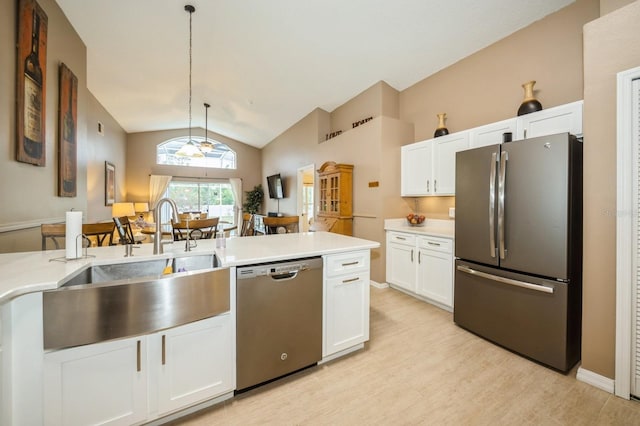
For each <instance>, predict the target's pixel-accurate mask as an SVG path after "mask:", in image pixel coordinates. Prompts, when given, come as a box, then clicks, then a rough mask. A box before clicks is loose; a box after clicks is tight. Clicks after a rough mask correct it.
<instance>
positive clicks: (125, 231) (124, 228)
mask: <svg viewBox="0 0 640 426" xmlns="http://www.w3.org/2000/svg"><path fill="white" fill-rule="evenodd" d="M113 223H114V224H115V228H116V231H118V236H119V237H120V244H122V245H126V244H136V239H135V237H134V236H133V230H132V229H131V222H129V218H128V217H127V216H121V217H114V218H113ZM140 242H141V241H138V243H140Z"/></svg>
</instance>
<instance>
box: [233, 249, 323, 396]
mask: <svg viewBox="0 0 640 426" xmlns="http://www.w3.org/2000/svg"><path fill="white" fill-rule="evenodd" d="M236 303H237V336H236V349H237V350H236V363H237V369H236V371H237V373H236V389H238V390H244V389H247V388H250V387H252V386H255V385H258V384H260V383H263V382H266V381H269V380H272V379H275V378H278V377H280V376H283V375H286V374H288V373H291V372H294V371H297V370H300V369H302V368H304V367H308V366H310V365H314V364H316V363H317V362H318V361H320V359H322V258H321V257H313V258H306V259H296V260H289V261H285V262H277V263H264V264H259V265H252V266H244V267H240V268H238V269H237V302H236Z"/></svg>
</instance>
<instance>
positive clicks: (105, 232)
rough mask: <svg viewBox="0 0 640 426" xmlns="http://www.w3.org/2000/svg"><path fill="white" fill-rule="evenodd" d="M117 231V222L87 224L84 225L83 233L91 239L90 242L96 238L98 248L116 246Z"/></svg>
mask: <svg viewBox="0 0 640 426" xmlns="http://www.w3.org/2000/svg"><path fill="white" fill-rule="evenodd" d="M115 229H116V224H115V222H99V223H85V224H83V225H82V233H83V234H84V235H86V236H87V237H89V239H90V240H91V239H92V237H95V241H96V243H97V245H98V247H100V246H103V245H108V246H112V245H114V244H113V231H114V230H115ZM132 235H133V234H132ZM105 243H106V244H105Z"/></svg>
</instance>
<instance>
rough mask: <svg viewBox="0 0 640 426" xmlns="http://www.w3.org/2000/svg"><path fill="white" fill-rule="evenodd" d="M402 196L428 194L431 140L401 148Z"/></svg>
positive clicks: (430, 170)
mask: <svg viewBox="0 0 640 426" xmlns="http://www.w3.org/2000/svg"><path fill="white" fill-rule="evenodd" d="M401 158H402V159H401V162H402V175H401V185H400V187H401V189H400V192H401V194H402V196H416V195H430V194H431V190H432V188H433V184H432V182H431V179H432V178H431V173H432V168H433V167H432V166H433V165H432V163H433V140H428V141H423V142H416V143H413V144H411V145H405V146H403V147H402V149H401Z"/></svg>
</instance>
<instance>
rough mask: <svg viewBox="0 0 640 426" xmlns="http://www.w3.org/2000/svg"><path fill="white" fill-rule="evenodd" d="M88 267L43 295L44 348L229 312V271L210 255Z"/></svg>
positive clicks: (127, 334)
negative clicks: (170, 269) (167, 269)
mask: <svg viewBox="0 0 640 426" xmlns="http://www.w3.org/2000/svg"><path fill="white" fill-rule="evenodd" d="M171 263H172V266H173V268H174V269H173V270H174V271H177V270H178V269H184V270H185V271H186V272H184V273H172V274H165V275H163V274H162V270H163V269H164V268H165V266H166V265H167V259H157V260H155V259H154V260H145V261H140V262H131V263H120V264H113V265H95V266H91V267H89V268H87V269H85V270H84V271H82V272H81V273H80V274H77V275H76V276H74V277H72V278H70V279H69V280H67V281H66V282H65V283H64V284H63V285H62V286H61V287H59V288H58V289H56V290H50V291H45V292H43V327H44V348H45V349H46V350H50V349H61V348H67V347H74V346H78V345H87V344H92V343H97V342H103V341H107V340H112V339H120V338H124V337H130V336H139V335H144V334H149V333H154V332H157V331H160V330H165V329H168V328H172V327H176V326H179V325H182V324H187V323H190V322H193V321H198V320H201V319H205V318H209V317H212V316H215V315H220V314H224V313H227V312H229V310H230V282H231V280H230V273H229V268H220V267H217V266H218V265H219V260H218V259H217V257H216V256H215V255H213V254H209V255H196V256H185V257H178V258H174V259H172V261H171Z"/></svg>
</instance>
